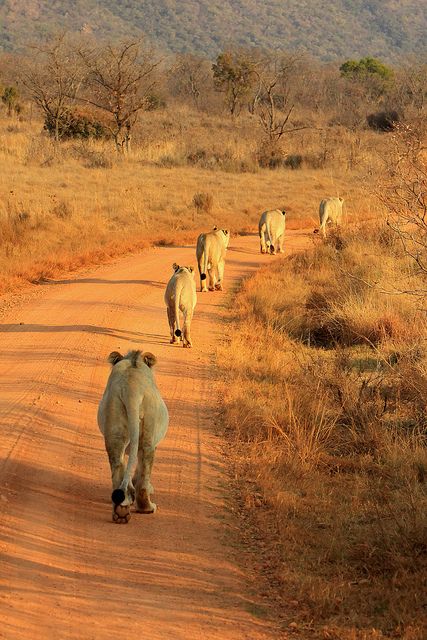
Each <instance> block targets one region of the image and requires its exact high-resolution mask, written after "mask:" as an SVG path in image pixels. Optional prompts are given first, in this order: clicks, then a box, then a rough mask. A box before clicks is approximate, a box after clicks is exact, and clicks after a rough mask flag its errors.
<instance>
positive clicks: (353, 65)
mask: <svg viewBox="0 0 427 640" xmlns="http://www.w3.org/2000/svg"><path fill="white" fill-rule="evenodd" d="M340 72H341V76H342V77H343V78H346V79H347V80H349V81H351V83H353V84H354V85H356V84H358V85H359V86H360V88H361V89H362V91H363V93H364V94H365V95H366V96H367V97H369V98H370V99H371V100H374V101H377V100H378V99H379V98H381V97H382V96H384V94H385V93H386V92H387V91H388V90H389V89H390V88H391V86H392V84H393V80H394V71H393V69H391V68H390V67H387V66H386V65H385V64H383V63H382V62H380V60H377V59H376V58H370V57H366V58H361V59H360V60H359V61H356V60H347V61H346V62H344V63H343V64H342V65H341V66H340Z"/></svg>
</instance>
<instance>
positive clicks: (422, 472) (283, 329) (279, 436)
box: [218, 222, 427, 640]
mask: <svg viewBox="0 0 427 640" xmlns="http://www.w3.org/2000/svg"><path fill="white" fill-rule="evenodd" d="M418 277H419V276H418V275H417V274H416V273H414V269H413V267H412V264H411V263H410V262H409V261H408V259H407V257H406V256H405V255H403V254H402V253H401V247H400V244H399V243H398V242H397V241H396V240H395V238H394V236H393V235H392V233H391V232H390V230H389V229H388V228H387V227H385V228H383V227H381V225H380V223H379V222H377V223H376V224H372V225H369V224H364V225H363V226H362V227H361V228H359V229H357V228H354V229H353V230H350V231H348V232H346V233H345V234H343V235H341V234H340V235H333V234H331V236H330V238H329V240H328V241H327V242H326V243H324V242H322V241H320V240H316V242H315V246H314V248H313V250H312V251H308V252H305V253H302V254H299V255H295V256H293V257H291V258H289V259H285V260H283V259H279V260H277V261H275V262H274V263H273V264H272V265H271V267H268V268H265V269H263V270H262V271H260V272H259V273H258V274H257V275H256V276H255V277H254V278H252V279H251V280H248V281H246V282H245V283H244V285H243V288H242V291H241V292H240V293H239V295H238V296H237V299H234V300H233V309H234V312H233V322H232V325H231V330H230V335H229V342H228V344H227V345H226V346H225V347H220V349H219V357H218V360H219V362H226V366H225V367H224V368H223V370H222V375H223V376H224V379H225V384H224V390H223V394H224V404H223V409H222V415H223V420H224V422H225V424H226V427H227V434H228V438H229V442H230V443H231V444H232V446H233V450H234V452H235V457H236V459H237V460H238V463H237V467H238V473H239V474H240V476H241V479H242V483H241V484H242V491H243V497H244V502H245V503H246V506H247V508H248V509H249V510H251V511H252V512H253V513H252V517H253V518H254V519H255V520H256V522H257V526H258V527H260V528H261V529H262V530H263V532H264V535H269V532H270V531H271V526H272V525H271V522H272V521H273V522H274V523H275V529H276V533H277V537H275V538H274V540H273V542H272V547H271V548H270V549H269V553H270V560H269V580H271V581H272V582H273V583H274V584H275V589H274V591H275V593H276V594H277V592H278V591H279V592H280V597H281V603H282V607H283V618H284V621H285V623H286V624H291V625H292V628H293V629H294V631H300V632H301V633H304V632H310V634H311V635H310V637H313V638H334V639H336V640H338V639H340V640H347V639H348V640H350V639H352V640H354V639H356V638H357V639H362V638H363V639H374V638H375V639H377V638H405V639H406V640H409V639H411V640H415V639H417V640H421V639H422V638H424V637H425V633H426V630H427V614H426V610H425V602H426V601H425V593H426V586H427V573H426V569H427V545H426V541H427V448H426V444H427V439H426V419H425V415H426V398H427V350H426V344H425V334H426V320H425V314H424V312H423V311H421V310H420V309H419V301H414V299H412V298H411V297H410V296H405V295H391V294H390V293H387V291H390V290H393V289H394V288H395V287H398V286H399V284H403V283H405V285H406V286H405V288H407V287H408V286H409V288H410V287H411V284H412V285H414V284H415V281H416V279H417V278H418ZM254 480H255V486H254V484H253V483H254ZM246 481H247V482H248V484H247V483H246ZM254 496H255V497H254ZM260 496H261V497H260ZM260 504H261V505H262V504H264V505H265V509H260V508H259V506H260ZM256 507H258V508H256ZM275 545H276V546H275ZM271 555H273V558H274V561H272V560H271Z"/></svg>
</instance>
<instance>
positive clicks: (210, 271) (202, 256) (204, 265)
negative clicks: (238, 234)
mask: <svg viewBox="0 0 427 640" xmlns="http://www.w3.org/2000/svg"><path fill="white" fill-rule="evenodd" d="M229 242H230V232H229V231H228V229H218V228H217V227H214V228H213V231H209V232H208V233H201V234H200V235H199V237H198V238H197V246H196V257H197V264H198V267H199V273H200V290H201V291H207V290H208V285H207V276H208V278H209V291H215V290H216V291H222V288H223V286H222V283H223V280H224V266H225V254H226V251H227V247H228V243H229ZM206 274H207V276H206Z"/></svg>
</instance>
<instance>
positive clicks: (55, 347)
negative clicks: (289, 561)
mask: <svg viewBox="0 0 427 640" xmlns="http://www.w3.org/2000/svg"><path fill="white" fill-rule="evenodd" d="M305 243H306V238H305V237H304V234H303V233H302V232H289V234H288V241H287V245H286V250H287V252H288V251H292V250H295V249H297V248H301V247H302V246H303V245H304V244H305ZM272 259H274V258H271V257H269V256H261V255H260V254H259V253H258V241H257V238H256V237H253V236H251V237H236V238H233V239H232V241H231V245H230V249H229V252H228V258H227V264H226V272H225V286H226V289H227V290H228V291H230V290H231V288H232V287H233V286H234V285H235V284H236V282H237V281H238V280H239V279H240V278H241V277H242V276H243V275H245V274H248V273H250V272H252V271H253V270H254V269H256V268H257V267H258V266H259V265H260V264H263V263H266V262H267V261H268V260H272ZM173 262H178V263H182V264H195V258H194V249H193V248H192V247H182V248H176V247H175V248H157V249H152V250H150V251H148V252H145V253H143V254H140V255H137V256H132V257H126V258H123V259H121V260H119V261H116V262H115V263H114V264H109V265H107V266H102V267H99V268H96V269H93V270H91V271H90V273H89V272H85V273H84V274H79V275H77V276H76V277H72V278H68V279H63V280H61V281H51V282H48V283H46V284H45V285H44V286H43V287H39V288H38V293H37V295H36V296H35V297H30V299H28V300H25V298H24V299H23V300H22V301H21V302H19V303H18V304H14V305H13V306H12V307H11V308H10V309H9V310H8V311H6V312H5V313H4V314H3V316H2V318H1V323H2V324H1V326H0V336H1V337H0V340H1V343H0V344H1V348H0V358H1V371H2V373H1V395H0V423H1V441H0V447H1V452H2V459H1V463H0V511H1V519H0V553H1V563H0V638H6V639H7V640H24V639H25V640H44V639H51V638H52V639H55V640H71V639H73V640H92V639H93V640H104V639H105V640H107V639H108V640H111V638H115V637H128V636H129V637H133V638H141V639H145V638H150V640H164V639H169V638H170V639H173V640H179V639H186V640H188V639H199V638H203V640H216V639H218V640H219V639H221V640H228V639H230V640H231V639H233V640H234V639H235V640H243V639H246V638H247V639H249V638H250V639H251V640H252V639H256V640H260V639H264V638H276V637H277V635H276V632H275V630H274V629H273V628H272V627H271V626H269V624H268V623H267V622H266V621H265V620H264V619H263V618H262V617H259V616H258V617H256V616H254V615H253V611H254V610H255V609H256V607H255V605H254V602H255V601H254V597H253V595H252V594H251V593H250V592H249V590H248V584H247V580H246V576H245V570H244V569H242V568H241V567H239V565H238V562H237V561H236V557H235V553H236V552H235V551H233V550H232V549H231V547H230V545H229V544H228V543H227V535H228V534H227V531H228V527H229V524H230V516H229V514H228V513H227V510H226V507H225V497H226V487H225V486H224V482H225V479H226V476H225V474H224V470H223V461H222V458H221V449H220V443H219V442H218V439H217V436H215V435H214V433H213V428H212V418H213V409H214V406H215V402H216V396H215V387H214V383H213V382H212V380H211V375H212V371H210V367H211V365H212V362H213V355H214V351H215V344H216V342H217V341H218V340H221V336H222V326H221V322H220V318H221V316H223V314H224V313H225V301H226V296H227V292H225V293H205V294H200V293H199V294H198V306H197V307H196V313H195V317H194V321H193V327H192V333H193V341H194V345H195V346H194V348H193V349H192V350H187V349H182V348H181V347H178V346H176V345H170V344H169V341H168V339H169V335H168V324H167V319H166V312H165V307H164V303H163V292H164V288H165V284H166V282H167V280H168V279H169V277H170V275H171V274H172V268H171V265H172V263H173ZM130 348H144V349H146V350H149V351H152V352H154V353H155V354H156V356H157V357H158V365H157V367H156V369H155V375H156V378H157V382H158V385H159V387H160V390H161V392H162V395H163V397H164V399H165V401H166V404H167V406H168V408H169V413H170V417H171V422H170V429H169V432H168V435H167V438H166V440H165V441H164V442H163V443H162V444H161V445H160V447H159V449H158V452H157V458H156V461H155V464H154V472H153V484H154V487H155V495H154V499H155V501H156V502H157V504H158V511H157V513H156V514H155V515H150V516H147V515H138V514H133V516H132V519H131V521H130V523H129V524H128V525H121V526H119V525H115V524H113V523H112V522H111V511H110V502H109V497H110V491H111V489H110V474H109V467H108V462H107V457H106V454H105V451H104V444H103V439H102V437H101V435H100V433H99V431H98V428H97V425H96V411H97V405H98V402H99V399H100V396H101V394H102V390H103V388H104V385H105V382H106V379H107V376H108V374H109V365H108V364H107V363H106V357H107V355H108V353H109V352H110V351H113V350H116V349H117V350H119V351H122V352H123V351H124V352H126V351H127V350H128V349H130ZM231 524H232V523H231ZM251 612H252V613H251Z"/></svg>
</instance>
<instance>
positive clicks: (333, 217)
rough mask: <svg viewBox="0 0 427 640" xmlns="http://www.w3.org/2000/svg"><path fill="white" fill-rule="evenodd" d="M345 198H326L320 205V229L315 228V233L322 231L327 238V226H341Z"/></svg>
mask: <svg viewBox="0 0 427 640" xmlns="http://www.w3.org/2000/svg"><path fill="white" fill-rule="evenodd" d="M343 203H344V199H343V198H324V199H323V200H322V201H321V202H320V205H319V221H320V226H319V229H315V230H314V233H319V231H320V232H321V233H322V235H323V237H324V238H326V226H327V225H329V224H334V225H336V226H339V225H340V224H341V221H342V206H343Z"/></svg>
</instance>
